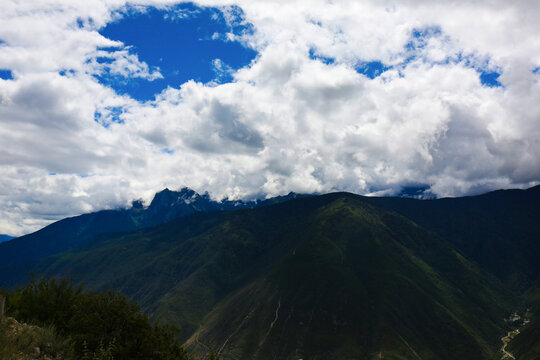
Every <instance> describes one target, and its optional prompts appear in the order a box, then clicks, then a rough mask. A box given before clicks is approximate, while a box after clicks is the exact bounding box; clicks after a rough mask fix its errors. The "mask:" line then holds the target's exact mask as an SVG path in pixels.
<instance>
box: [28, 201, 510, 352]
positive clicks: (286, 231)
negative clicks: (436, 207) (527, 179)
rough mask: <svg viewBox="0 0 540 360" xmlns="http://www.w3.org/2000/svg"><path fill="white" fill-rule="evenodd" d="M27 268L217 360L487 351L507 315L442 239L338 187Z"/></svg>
mask: <svg viewBox="0 0 540 360" xmlns="http://www.w3.org/2000/svg"><path fill="white" fill-rule="evenodd" d="M36 271H40V272H43V273H46V274H49V275H55V276H61V275H65V274H70V275H71V276H74V277H75V278H77V279H79V280H81V281H84V282H85V283H86V284H87V286H88V287H89V288H91V289H93V290H95V291H105V290H106V289H110V288H113V289H115V290H117V291H121V292H122V293H124V294H126V295H127V296H128V297H130V298H132V299H133V300H135V301H137V302H138V303H139V304H140V305H141V307H142V309H143V311H144V313H147V314H152V317H153V319H154V320H157V321H162V322H165V321H167V322H171V323H173V324H176V325H178V326H180V327H181V328H182V330H183V331H182V333H181V334H180V339H181V340H182V341H185V346H186V348H187V349H189V350H190V351H193V352H194V354H195V356H200V357H203V356H205V355H206V354H207V353H208V352H209V351H210V349H214V350H215V354H216V355H219V356H221V357H222V358H223V359H224V360H227V359H232V358H237V359H266V358H273V357H277V358H286V357H290V356H293V357H294V356H301V357H304V358H310V359H342V358H349V357H353V358H354V357H356V358H370V357H372V356H375V355H377V354H382V356H384V358H385V359H410V358H415V357H417V355H418V356H420V357H421V358H423V359H443V360H444V359H449V360H450V359H452V360H453V359H456V358H460V359H475V360H478V359H491V358H492V357H493V356H494V355H495V354H496V353H497V351H498V349H499V347H500V336H501V334H502V333H503V332H504V326H505V324H504V322H503V318H504V317H506V316H507V315H508V313H510V311H511V310H512V309H513V307H512V306H513V303H512V301H513V298H512V295H511V294H510V293H509V292H507V291H506V290H504V288H503V287H502V285H501V284H500V282H499V281H498V280H497V279H496V278H494V277H492V276H491V275H489V274H487V273H485V272H484V271H482V270H481V269H480V268H479V267H478V266H476V265H475V264H474V263H472V262H470V261H468V260H467V259H466V258H465V257H464V256H463V255H462V254H461V253H460V252H459V251H456V249H455V247H454V246H453V245H452V244H451V243H450V242H448V241H446V240H445V239H443V238H441V237H439V236H438V235H436V234H435V233H433V232H429V231H427V230H425V229H424V228H422V227H420V226H418V225H416V224H415V223H413V222H411V221H410V220H408V219H406V218H404V217H402V216H400V215H397V214H395V213H391V212H388V211H386V210H383V209H381V208H380V207H376V206H373V205H370V204H369V203H367V202H366V201H365V198H363V197H359V196H354V195H350V194H330V195H325V196H320V197H313V198H304V199H298V200H294V201H289V202H285V203H281V204H277V205H273V206H269V207H264V208H259V209H253V210H240V211H234V212H214V213H199V214H194V215H189V216H186V217H182V218H179V219H177V220H175V221H173V222H170V223H167V224H163V225H161V226H158V227H155V228H151V229H146V230H139V231H137V232H133V233H126V234H116V235H108V236H102V237H101V238H100V239H99V240H97V241H95V242H93V243H92V244H91V245H86V246H84V247H80V248H78V249H74V250H72V251H69V252H64V253H62V254H59V255H57V256H54V257H51V258H49V259H45V260H43V261H41V262H40V263H39V264H37V265H36ZM82 323H84V322H82ZM104 331H105V330H100V331H99V333H102V332H104ZM106 333H107V334H109V335H108V336H109V337H108V338H107V339H111V338H116V339H117V341H118V340H119V339H120V338H119V337H118V335H114V333H113V332H106ZM99 340H100V339H99V338H98V337H95V338H93V340H92V338H91V337H90V338H88V344H89V345H91V346H94V347H95V346H97V344H98V343H99ZM91 341H92V342H91ZM105 344H107V343H106V342H105Z"/></svg>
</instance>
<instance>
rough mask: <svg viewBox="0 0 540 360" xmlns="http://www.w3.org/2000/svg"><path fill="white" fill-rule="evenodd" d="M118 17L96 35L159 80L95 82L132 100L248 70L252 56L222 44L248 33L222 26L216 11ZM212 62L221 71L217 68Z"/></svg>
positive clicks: (191, 8)
mask: <svg viewBox="0 0 540 360" xmlns="http://www.w3.org/2000/svg"><path fill="white" fill-rule="evenodd" d="M121 14H122V17H121V18H120V19H119V20H117V21H115V22H112V23H109V24H108V25H107V26H106V27H104V28H103V29H100V31H99V32H100V34H102V35H103V36H105V37H107V38H109V39H111V40H118V41H122V42H123V43H124V44H125V45H126V46H128V47H129V51H130V52H131V53H134V54H137V55H138V57H139V59H140V60H141V61H144V62H145V63H147V64H148V65H149V67H150V68H151V69H159V72H160V73H161V74H162V76H163V78H159V79H155V80H152V81H149V80H147V79H141V78H132V79H129V78H128V79H126V78H123V77H119V76H109V75H107V74H105V75H104V76H98V79H99V80H100V81H101V82H102V83H104V84H106V85H108V86H111V87H112V88H114V89H115V90H116V91H117V92H118V93H120V94H123V93H127V94H128V95H130V96H131V97H133V98H135V99H137V100H152V99H153V98H154V95H155V94H158V93H160V92H161V91H162V90H163V89H165V88H167V87H168V86H171V87H179V86H180V85H181V84H183V83H185V82H186V81H188V80H194V81H197V82H203V83H208V82H210V81H216V82H228V81H230V80H231V79H232V77H231V74H230V71H234V70H237V69H239V68H241V67H244V66H246V65H248V64H249V63H250V62H251V61H252V60H253V59H254V58H255V56H256V55H257V52H256V51H254V50H253V49H250V48H248V47H245V46H244V45H242V44H241V43H240V42H239V41H233V40H228V39H227V34H233V35H241V34H242V33H245V32H248V31H250V29H249V27H247V26H242V25H241V24H229V23H227V21H226V20H225V18H224V15H223V13H222V12H221V11H219V10H217V9H215V8H201V7H197V6H195V5H193V4H191V3H188V4H181V5H177V6H174V7H172V8H168V9H156V8H146V9H144V10H143V11H137V10H136V9H133V8H131V9H130V8H128V10H127V11H122V12H121ZM106 60H107V59H101V61H106ZM216 60H219V61H220V62H221V64H220V65H221V66H222V69H220V68H217V67H216V64H215V61H216Z"/></svg>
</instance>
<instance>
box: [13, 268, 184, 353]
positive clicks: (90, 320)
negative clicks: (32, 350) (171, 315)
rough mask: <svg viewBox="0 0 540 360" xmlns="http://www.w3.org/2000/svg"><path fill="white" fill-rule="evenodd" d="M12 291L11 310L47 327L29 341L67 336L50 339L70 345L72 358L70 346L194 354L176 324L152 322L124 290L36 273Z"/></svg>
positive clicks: (99, 350) (26, 320)
mask: <svg viewBox="0 0 540 360" xmlns="http://www.w3.org/2000/svg"><path fill="white" fill-rule="evenodd" d="M7 295H8V296H7V300H8V301H7V304H8V307H7V308H8V314H9V315H10V316H12V317H14V318H16V319H18V321H21V322H24V323H28V324H33V325H37V326H41V327H45V329H41V330H39V331H37V330H36V331H34V332H30V333H29V335H28V336H26V335H21V336H18V337H17V341H18V342H19V343H21V344H22V345H21V346H23V347H32V346H34V345H35V346H39V344H40V343H47V341H45V340H43V339H44V338H47V337H48V338H50V339H53V340H54V339H58V338H63V339H67V340H65V341H64V342H62V341H60V342H58V341H56V340H55V341H49V342H50V343H52V344H59V346H60V350H62V349H65V352H66V355H65V356H66V358H67V356H68V354H69V352H70V351H73V353H74V356H75V358H77V359H79V358H83V359H84V358H88V359H113V358H114V359H117V360H122V359H126V360H127V359H164V360H165V359H166V360H172V359H177V360H183V359H188V358H189V356H188V353H187V352H186V351H185V350H184V349H183V348H182V347H181V346H180V345H179V343H178V341H177V340H176V338H175V334H176V332H177V329H176V328H174V327H172V326H166V325H158V324H152V323H151V322H150V321H149V319H148V317H147V316H145V315H143V314H142V313H141V312H140V309H139V306H138V305H137V304H136V303H134V302H132V301H130V300H128V299H126V297H125V296H124V295H122V294H119V293H116V292H113V291H107V292H105V293H92V292H87V291H84V290H83V288H82V286H76V285H74V284H73V282H72V281H70V280H66V279H62V280H59V281H57V280H56V279H54V278H42V279H37V278H35V277H33V278H32V279H31V281H30V282H29V284H28V285H26V286H24V287H22V288H20V289H18V290H16V291H14V292H12V293H8V294H7ZM5 326H10V325H5ZM30 328H32V327H30ZM35 329H37V328H35ZM56 334H57V335H56ZM67 344H70V345H69V346H68V345H67ZM62 346H64V347H65V348H62ZM41 348H43V347H41ZM60 350H56V351H60ZM6 351H16V348H14V347H12V348H10V349H9V350H6Z"/></svg>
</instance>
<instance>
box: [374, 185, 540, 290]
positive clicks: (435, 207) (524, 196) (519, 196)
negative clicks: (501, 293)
mask: <svg viewBox="0 0 540 360" xmlns="http://www.w3.org/2000/svg"><path fill="white" fill-rule="evenodd" d="M366 200H368V201H369V202H370V203H372V204H374V205H377V206H381V207H384V208H386V209H388V210H391V211H396V212H398V213H400V214H402V215H404V216H406V217H407V218H409V219H411V220H413V221H414V222H416V223H417V224H419V225H421V226H423V227H425V228H427V229H430V230H432V231H434V232H436V233H437V234H439V235H440V236H442V237H444V238H445V239H447V240H449V241H451V242H452V243H453V245H455V246H456V247H457V248H458V249H459V250H460V251H461V252H462V253H463V254H464V255H466V256H467V258H469V259H471V260H473V261H475V262H477V263H478V264H480V265H481V266H482V267H483V268H485V269H486V270H487V271H489V272H490V273H492V274H495V275H496V276H497V277H499V278H500V279H501V280H502V281H503V282H504V283H505V284H506V285H507V286H508V287H510V288H512V289H514V290H518V291H525V290H527V288H528V287H529V286H531V284H532V283H534V282H535V281H536V280H537V279H539V278H540V261H538V259H539V258H540V221H539V220H538V219H540V186H536V187H533V188H530V189H528V190H500V191H494V192H491V193H487V194H484V195H480V196H472V197H462V198H447V199H438V200H415V199H405V198H367V199H366Z"/></svg>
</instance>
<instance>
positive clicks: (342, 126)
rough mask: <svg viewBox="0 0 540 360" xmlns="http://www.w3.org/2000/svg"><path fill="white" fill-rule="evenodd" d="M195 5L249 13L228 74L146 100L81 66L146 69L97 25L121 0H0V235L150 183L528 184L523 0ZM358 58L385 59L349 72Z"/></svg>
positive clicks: (274, 186)
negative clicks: (1, 74) (490, 83)
mask: <svg viewBox="0 0 540 360" xmlns="http://www.w3.org/2000/svg"><path fill="white" fill-rule="evenodd" d="M173 3H174V1H159V0H153V1H150V0H148V1H145V0H141V1H138V2H137V3H136V5H137V9H138V10H137V11H144V10H145V6H147V5H153V6H158V7H160V8H166V7H167V6H170V5H171V4H173ZM197 3H198V4H200V5H201V6H217V7H220V8H221V9H222V10H223V11H224V13H225V18H226V19H227V21H228V22H229V23H231V24H236V25H238V24H243V25H246V24H248V23H249V24H252V28H251V29H252V30H253V31H245V32H243V33H236V35H235V34H233V33H231V34H225V35H226V36H227V37H228V39H229V40H233V39H234V40H240V41H242V42H243V43H244V44H246V46H251V47H253V48H254V49H256V50H257V51H258V52H259V55H258V56H257V57H256V58H255V60H254V61H253V62H252V63H251V64H250V65H249V66H247V67H245V68H243V69H240V70H238V71H236V72H235V71H232V70H231V69H229V68H228V67H226V66H225V65H224V64H223V63H221V62H219V61H216V62H215V64H214V65H215V67H216V70H217V71H218V73H220V71H221V74H222V75H223V72H226V73H227V74H230V75H232V76H233V79H234V81H233V82H231V83H225V84H219V81H216V82H211V83H208V84H201V83H197V82H194V81H189V82H187V83H185V84H183V85H182V86H181V87H179V88H168V89H166V90H165V91H164V92H163V93H161V94H159V95H158V96H157V97H156V99H155V101H150V102H146V103H139V102H137V101H135V100H133V99H131V98H129V97H128V96H121V95H118V94H116V93H115V92H114V91H113V90H112V89H110V88H108V87H106V86H104V85H103V84H100V83H99V82H98V81H97V80H96V79H95V78H94V77H93V75H96V74H104V73H107V74H110V75H113V76H122V77H125V78H133V77H140V78H144V79H147V80H153V79H157V78H159V77H161V76H162V75H161V74H160V72H159V69H157V68H152V67H151V66H149V65H148V64H146V63H145V62H144V61H143V59H140V58H139V56H138V55H137V54H136V52H135V51H134V50H133V49H130V48H127V47H125V46H124V44H122V43H119V42H117V41H114V40H113V39H106V38H104V37H103V36H101V35H100V34H99V32H98V30H99V28H101V27H102V26H104V25H105V24H107V23H108V22H111V21H113V20H117V19H118V17H119V16H128V15H119V14H121V12H119V10H122V9H124V10H125V9H126V8H125V6H126V3H125V1H121V0H110V1H109V0H87V1H84V2H73V1H68V0H35V1H32V2H25V1H15V0H11V1H6V2H4V3H3V9H2V13H1V14H0V40H2V41H3V42H4V43H3V44H0V69H9V70H11V71H12V73H13V75H14V79H13V80H0V144H2V146H1V148H0V172H1V174H2V176H1V177H0V219H1V220H0V233H10V234H21V233H24V232H28V231H31V230H35V229H37V228H38V227H40V226H43V225H45V224H47V223H48V222H50V221H53V220H55V219H59V218H61V217H65V216H68V215H74V214H78V213H82V212H87V211H92V210H97V209H102V208H111V207H116V206H122V205H127V204H128V203H129V201H130V200H132V199H135V198H139V197H141V196H142V197H143V198H144V199H145V200H147V201H148V200H149V199H150V198H151V196H152V195H153V193H154V192H155V191H158V190H160V189H161V188H163V187H165V186H168V187H170V188H178V187H180V186H184V185H187V186H190V187H193V188H194V189H196V190H199V191H205V190H208V191H210V193H211V194H212V195H213V196H215V197H223V196H230V197H250V196H257V195H261V194H268V195H277V194H280V193H287V192H289V191H298V192H317V191H319V192H324V191H333V190H348V191H354V192H360V193H377V194H388V193H394V192H396V191H399V189H400V187H401V186H403V185H409V184H428V185H430V186H431V191H432V192H433V193H435V194H436V195H439V196H448V195H463V194H471V193H478V192H481V191H485V190H489V189H495V188H501V187H515V186H518V187H526V186H530V185H532V184H536V183H538V181H539V180H540V161H538V160H539V158H540V141H539V140H537V139H540V103H539V102H538V100H537V99H538V98H540V81H539V80H540V75H538V74H533V73H532V70H533V69H535V68H538V67H539V66H540V55H539V54H540V40H539V38H538V36H537V34H539V33H540V24H539V23H538V21H537V19H536V15H537V14H538V13H540V5H539V4H538V2H536V1H515V2H508V1H502V0H501V1H487V0H486V1H481V0H477V1H473V0H470V1H460V2H453V3H451V4H449V3H448V2H446V1H427V0H425V1H412V0H410V1H406V0H403V1H375V0H365V1H357V2H351V1H344V0H343V1H340V0H334V1H332V2H329V1H323V0H318V1H299V0H298V1H294V0H288V1H279V0H275V1H264V2H261V1H248V0H238V1H225V0H201V1H197ZM131 5H132V6H133V4H131ZM240 9H241V10H240ZM170 16H172V17H175V18H176V19H177V20H175V21H182V19H181V18H182V17H184V16H196V14H193V13H192V12H190V13H189V14H186V13H184V12H180V13H179V12H174V13H171V15H170ZM414 31H416V32H417V34H421V35H420V36H414ZM217 36H219V37H220V38H221V37H222V34H218V35H217ZM103 48H109V49H112V50H111V51H104V50H103ZM310 53H311V54H314V55H316V56H317V57H319V59H318V58H316V57H315V58H313V57H311V56H310ZM100 57H101V58H103V57H106V58H108V59H109V60H107V61H98V59H99V58H100ZM325 58H326V59H332V60H333V63H331V62H332V61H324V59H325ZM370 61H381V62H382V63H384V64H386V65H387V66H393V68H392V69H390V70H388V71H386V72H384V73H383V74H382V75H381V76H380V77H377V78H374V79H370V78H368V77H366V76H364V75H361V74H359V73H358V72H357V71H355V66H357V65H359V64H365V63H367V62H370ZM479 71H498V72H501V74H502V75H501V76H500V78H499V81H500V82H501V83H502V84H503V85H504V87H496V88H490V87H486V86H484V85H482V83H481V82H480V79H479ZM60 73H62V74H64V75H63V76H62V75H60ZM218 76H219V74H218ZM217 80H219V79H217ZM120 110H121V111H120ZM96 116H97V120H98V121H96Z"/></svg>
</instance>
